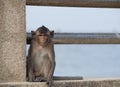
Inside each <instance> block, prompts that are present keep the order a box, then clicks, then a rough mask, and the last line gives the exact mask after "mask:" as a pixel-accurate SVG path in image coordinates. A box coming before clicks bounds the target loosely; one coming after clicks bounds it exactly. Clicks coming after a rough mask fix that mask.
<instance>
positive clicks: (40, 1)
mask: <svg viewBox="0 0 120 87" xmlns="http://www.w3.org/2000/svg"><path fill="white" fill-rule="evenodd" d="M26 4H27V5H37V6H64V7H104V8H120V0H26Z"/></svg>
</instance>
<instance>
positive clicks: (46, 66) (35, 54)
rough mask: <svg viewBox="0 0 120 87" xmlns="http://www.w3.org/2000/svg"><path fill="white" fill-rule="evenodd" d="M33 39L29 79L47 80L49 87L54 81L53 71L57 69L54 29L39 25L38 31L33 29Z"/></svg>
mask: <svg viewBox="0 0 120 87" xmlns="http://www.w3.org/2000/svg"><path fill="white" fill-rule="evenodd" d="M31 34H32V40H31V43H30V47H29V51H28V62H27V63H28V65H27V66H28V73H27V77H28V81H30V82H41V81H46V82H47V84H48V85H49V87H51V85H52V83H53V73H54V70H55V65H56V62H55V52H54V44H53V41H52V38H53V36H54V31H50V30H49V29H48V28H47V27H45V26H42V27H39V28H38V29H37V30H36V31H31Z"/></svg>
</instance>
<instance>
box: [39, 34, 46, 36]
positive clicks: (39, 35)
mask: <svg viewBox="0 0 120 87" xmlns="http://www.w3.org/2000/svg"><path fill="white" fill-rule="evenodd" d="M39 36H48V35H47V34H40V35H39Z"/></svg>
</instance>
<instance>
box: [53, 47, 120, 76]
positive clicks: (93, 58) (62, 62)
mask: <svg viewBox="0 0 120 87" xmlns="http://www.w3.org/2000/svg"><path fill="white" fill-rule="evenodd" d="M55 54H56V68H55V72H54V75H56V76H83V77H120V45H55Z"/></svg>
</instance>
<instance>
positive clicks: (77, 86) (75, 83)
mask: <svg viewBox="0 0 120 87" xmlns="http://www.w3.org/2000/svg"><path fill="white" fill-rule="evenodd" d="M0 87H48V86H47V85H46V82H14V83H13V82H12V83H11V82H10V83H0ZM53 87H120V78H109V79H105V78H104V79H102V78H101V79H84V80H59V81H58V80H57V81H54V86H53Z"/></svg>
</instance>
